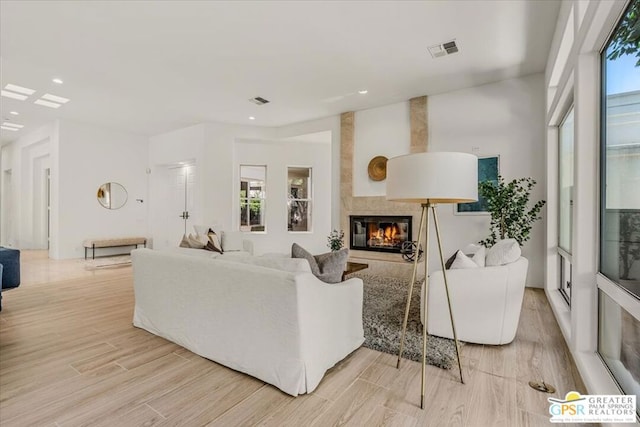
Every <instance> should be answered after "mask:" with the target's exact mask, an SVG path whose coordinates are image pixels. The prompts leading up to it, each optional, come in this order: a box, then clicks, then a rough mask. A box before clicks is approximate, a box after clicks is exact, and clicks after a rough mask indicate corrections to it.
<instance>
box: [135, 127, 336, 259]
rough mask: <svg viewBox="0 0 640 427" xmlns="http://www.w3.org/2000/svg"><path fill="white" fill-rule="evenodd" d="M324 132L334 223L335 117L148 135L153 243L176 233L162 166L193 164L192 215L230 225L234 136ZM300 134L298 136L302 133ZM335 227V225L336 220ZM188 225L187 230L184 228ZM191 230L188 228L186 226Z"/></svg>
mask: <svg viewBox="0 0 640 427" xmlns="http://www.w3.org/2000/svg"><path fill="white" fill-rule="evenodd" d="M320 132H330V141H331V142H330V144H331V145H330V156H331V162H330V166H329V167H330V171H329V172H330V178H328V179H329V182H330V185H331V189H332V191H331V203H330V206H331V211H330V213H329V217H330V221H332V223H333V224H339V223H340V217H339V211H340V206H339V200H340V196H339V186H340V181H339V177H340V163H339V159H340V118H339V117H338V116H331V117H327V118H323V119H318V120H313V121H309V122H304V123H296V124H293V125H289V126H283V127H280V128H263V127H258V126H234V125H225V124H218V123H205V124H200V125H196V126H191V127H188V128H185V129H180V130H176V131H174V132H169V133H166V134H162V135H157V136H154V137H152V138H150V140H149V141H150V143H149V163H148V167H149V168H150V170H151V176H150V186H149V194H150V203H149V205H148V207H149V234H150V235H151V236H152V237H153V239H154V247H155V248H163V247H168V246H174V245H175V244H176V243H177V242H178V241H179V238H180V237H181V236H173V235H169V234H170V233H169V232H168V231H167V230H168V229H167V227H166V219H165V217H166V215H165V214H164V213H163V210H164V209H166V207H165V206H166V204H167V203H166V197H167V192H166V186H167V181H166V175H165V174H163V172H164V170H165V169H166V166H167V165H173V164H176V163H178V162H184V161H191V162H193V163H194V164H195V165H196V178H195V181H196V189H195V193H196V196H195V197H196V212H194V220H193V221H190V223H191V224H195V223H196V222H199V223H202V224H210V225H217V226H218V227H219V228H221V229H232V228H233V225H234V224H235V223H234V221H236V220H237V219H236V215H235V211H234V210H233V209H235V207H236V202H237V200H236V198H235V197H236V192H235V191H234V185H235V178H234V177H235V176H236V174H237V168H236V166H237V162H235V161H234V160H233V159H234V145H235V142H236V139H253V140H274V139H279V140H284V139H290V140H295V139H296V137H298V136H301V135H308V134H313V133H320ZM303 139H304V138H303ZM335 227H338V225H336V226H335ZM189 231H190V230H189V229H188V230H187V232H189ZM191 231H192V230H191Z"/></svg>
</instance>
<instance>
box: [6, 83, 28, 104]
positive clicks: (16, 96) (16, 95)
mask: <svg viewBox="0 0 640 427" xmlns="http://www.w3.org/2000/svg"><path fill="white" fill-rule="evenodd" d="M7 86H8V85H7ZM0 96H4V97H7V98H12V99H17V100H18V101H24V100H25V99H27V98H28V96H27V95H20V94H19V93H13V92H9V91H8V90H2V91H0Z"/></svg>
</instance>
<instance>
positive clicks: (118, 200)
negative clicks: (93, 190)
mask: <svg viewBox="0 0 640 427" xmlns="http://www.w3.org/2000/svg"><path fill="white" fill-rule="evenodd" d="M127 197H129V196H128V195H127V190H126V189H125V188H124V187H123V186H122V185H121V184H118V183H117V182H107V183H105V184H102V185H101V186H100V188H98V194H97V198H98V202H100V204H101V205H102V207H103V208H107V209H120V208H121V207H123V206H124V204H125V203H127Z"/></svg>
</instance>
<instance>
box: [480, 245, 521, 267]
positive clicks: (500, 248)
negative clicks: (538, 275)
mask: <svg viewBox="0 0 640 427" xmlns="http://www.w3.org/2000/svg"><path fill="white" fill-rule="evenodd" d="M521 254H522V251H521V250H520V245H519V244H518V242H517V241H516V240H515V239H504V240H500V241H498V242H497V243H496V244H495V245H493V246H491V247H490V248H489V250H488V251H487V256H486V259H485V264H486V265H487V266H496V265H505V264H510V263H512V262H515V261H517V260H518V258H520V255H521Z"/></svg>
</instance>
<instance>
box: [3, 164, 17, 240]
mask: <svg viewBox="0 0 640 427" xmlns="http://www.w3.org/2000/svg"><path fill="white" fill-rule="evenodd" d="M11 172H12V171H11V169H7V170H5V171H4V172H3V173H2V200H0V208H1V209H2V215H0V216H1V217H2V222H1V223H0V227H2V228H1V230H0V237H2V240H1V243H2V245H3V246H8V247H12V246H14V245H13V216H14V215H15V212H11V210H12V209H13V210H15V204H14V203H13V188H12V178H13V176H12V173H11Z"/></svg>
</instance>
